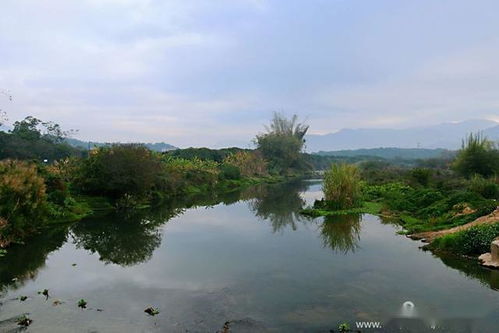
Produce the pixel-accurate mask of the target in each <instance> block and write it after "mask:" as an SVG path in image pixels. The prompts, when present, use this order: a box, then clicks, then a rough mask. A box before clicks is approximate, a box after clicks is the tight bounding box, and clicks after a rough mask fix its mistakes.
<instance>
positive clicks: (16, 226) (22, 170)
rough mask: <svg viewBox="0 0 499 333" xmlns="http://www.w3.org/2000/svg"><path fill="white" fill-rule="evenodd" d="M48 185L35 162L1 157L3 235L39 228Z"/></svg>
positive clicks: (19, 233)
mask: <svg viewBox="0 0 499 333" xmlns="http://www.w3.org/2000/svg"><path fill="white" fill-rule="evenodd" d="M45 190H46V186H45V183H44V180H43V178H42V177H40V176H39V175H38V172H37V168H36V166H35V165H34V164H29V163H26V162H21V161H15V160H4V161H0V219H1V220H3V223H4V224H6V225H4V226H3V228H2V233H3V234H4V235H15V236H21V235H24V234H28V233H30V232H33V231H34V230H36V229H37V228H38V227H39V226H40V225H41V224H43V222H44V218H45V215H46V212H47V206H46V199H47V195H46V192H45Z"/></svg>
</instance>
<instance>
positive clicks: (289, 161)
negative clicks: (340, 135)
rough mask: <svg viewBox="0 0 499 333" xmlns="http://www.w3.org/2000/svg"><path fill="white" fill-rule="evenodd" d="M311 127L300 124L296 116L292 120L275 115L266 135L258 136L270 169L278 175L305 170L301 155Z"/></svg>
mask: <svg viewBox="0 0 499 333" xmlns="http://www.w3.org/2000/svg"><path fill="white" fill-rule="evenodd" d="M308 128H309V126H308V125H306V124H303V123H299V122H298V117H297V116H296V115H294V116H292V117H291V119H288V118H286V117H284V116H283V115H281V114H279V113H274V118H273V119H272V121H271V123H270V125H269V126H266V130H267V131H266V133H263V134H260V135H257V136H256V139H255V142H256V145H257V148H258V150H259V151H260V152H261V153H262V155H263V157H264V158H265V159H266V160H267V161H268V162H269V167H270V169H271V170H272V171H274V172H277V173H289V172H290V171H291V170H292V169H298V170H299V169H304V168H305V163H304V159H303V156H302V154H301V152H302V150H303V147H304V145H305V139H304V137H305V134H306V133H307V131H308Z"/></svg>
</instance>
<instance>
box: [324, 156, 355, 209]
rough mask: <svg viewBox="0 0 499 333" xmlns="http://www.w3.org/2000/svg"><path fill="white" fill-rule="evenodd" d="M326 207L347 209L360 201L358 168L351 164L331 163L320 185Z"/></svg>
mask: <svg viewBox="0 0 499 333" xmlns="http://www.w3.org/2000/svg"><path fill="white" fill-rule="evenodd" d="M322 190H323V192H324V199H325V201H326V204H327V206H328V208H331V209H348V208H352V207H356V206H358V205H359V204H360V202H361V197H362V192H361V179H360V174H359V170H358V168H357V167H356V166H355V165H352V164H333V165H332V166H331V168H330V169H329V170H327V171H326V172H325V173H324V184H323V185H322Z"/></svg>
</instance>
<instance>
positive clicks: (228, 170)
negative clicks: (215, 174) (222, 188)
mask: <svg viewBox="0 0 499 333" xmlns="http://www.w3.org/2000/svg"><path fill="white" fill-rule="evenodd" d="M219 177H220V179H228V180H237V179H241V170H239V168H238V167H237V166H235V165H232V164H227V163H224V164H222V165H221V166H220V174H219Z"/></svg>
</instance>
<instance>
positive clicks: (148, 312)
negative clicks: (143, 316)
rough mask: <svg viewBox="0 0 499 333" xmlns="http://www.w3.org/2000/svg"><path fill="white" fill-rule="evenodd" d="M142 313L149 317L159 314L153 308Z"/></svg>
mask: <svg viewBox="0 0 499 333" xmlns="http://www.w3.org/2000/svg"><path fill="white" fill-rule="evenodd" d="M144 312H145V313H147V314H148V315H150V316H155V315H157V314H159V310H158V309H155V308H153V307H152V306H151V307H148V308H147V309H145V310H144Z"/></svg>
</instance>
